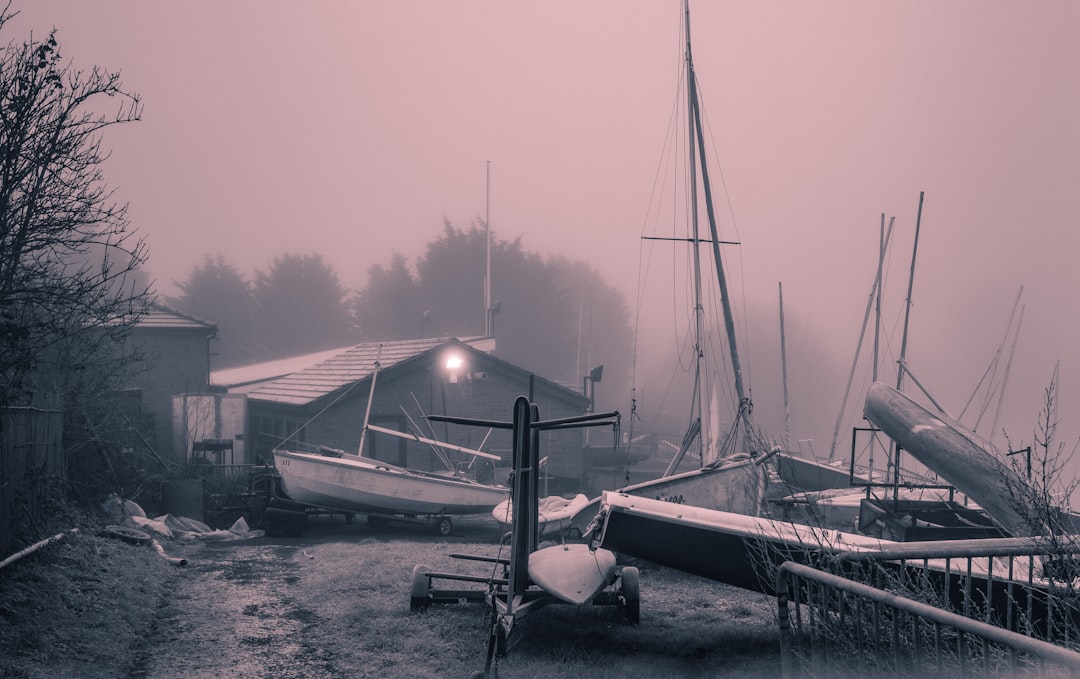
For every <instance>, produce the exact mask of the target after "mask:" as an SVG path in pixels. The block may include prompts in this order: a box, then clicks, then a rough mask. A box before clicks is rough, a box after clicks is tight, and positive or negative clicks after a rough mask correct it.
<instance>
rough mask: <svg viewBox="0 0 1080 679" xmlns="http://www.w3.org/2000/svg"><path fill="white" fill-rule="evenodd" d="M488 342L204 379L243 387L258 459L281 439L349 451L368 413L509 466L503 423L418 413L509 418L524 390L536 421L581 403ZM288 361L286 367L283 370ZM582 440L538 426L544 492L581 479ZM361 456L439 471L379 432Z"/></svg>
mask: <svg viewBox="0 0 1080 679" xmlns="http://www.w3.org/2000/svg"><path fill="white" fill-rule="evenodd" d="M494 348H495V340H494V339H493V338H490V337H487V338H466V339H458V338H452V337H444V338H432V339H415V340H401V341H394V342H369V343H364V344H357V345H354V346H351V347H345V348H342V349H339V350H333V351H328V352H320V354H311V355H308V356H307V357H296V358H295V359H289V361H291V365H287V364H286V362H283V361H274V362H272V363H268V364H258V365H253V366H246V367H244V368H234V369H230V370H224V371H220V372H215V373H214V375H213V378H212V379H213V382H214V383H215V385H218V386H220V387H225V388H227V389H228V390H229V393H242V394H246V395H247V398H248V417H249V428H250V431H251V435H252V441H251V442H250V450H252V451H253V453H254V454H255V455H256V456H258V457H261V458H262V459H264V460H269V458H270V453H271V451H272V449H273V448H274V447H275V446H277V445H279V444H281V443H282V442H284V441H286V440H287V439H294V440H297V441H300V442H305V443H314V444H319V445H324V446H328V447H331V448H337V449H339V450H344V451H347V452H351V453H356V452H358V451H359V450H360V445H361V430H362V429H363V424H364V419H365V414H367V417H368V420H369V421H370V423H371V424H373V425H377V426H380V427H383V428H387V429H395V430H398V431H404V432H410V433H413V434H418V435H420V436H424V437H426V438H434V439H438V440H439V441H443V442H445V443H450V444H453V445H457V446H463V447H466V448H473V449H481V450H483V451H485V452H489V453H494V454H496V455H499V456H500V457H501V458H502V461H503V462H502V463H501V465H500V466H505V467H506V468H509V466H510V463H511V433H510V432H509V431H508V430H491V431H488V430H485V429H481V428H478V427H473V426H466V425H457V424H448V423H429V422H428V421H427V420H425V416H426V415H452V416H456V417H465V418H473V419H482V420H499V421H509V420H510V419H511V417H512V409H513V402H514V399H515V398H517V397H518V396H522V395H524V396H528V397H529V398H530V400H532V401H533V402H534V403H536V404H537V406H538V407H539V409H540V416H541V418H542V419H554V418H561V417H570V416H576V415H581V414H582V413H584V412H586V410H587V408H588V405H589V401H588V399H587V398H586V397H585V396H584V395H582V394H580V393H578V392H577V391H574V390H572V389H569V388H567V387H564V386H562V385H560V384H557V383H555V382H553V381H551V380H548V379H545V378H543V377H540V376H538V375H535V374H533V373H531V372H529V371H528V370H525V369H524V368H521V367H519V366H516V365H513V364H511V363H508V362H506V361H504V360H502V359H499V358H496V357H495V356H492V355H491V353H490V352H491V351H493V350H494ZM287 367H288V368H292V370H291V371H284V370H283V369H284V368H287ZM373 383H374V389H372V384H373ZM369 395H371V396H372V398H371V406H370V413H368V398H369ZM582 446H583V433H582V430H581V429H566V430H560V431H551V432H544V433H542V434H541V455H542V456H546V457H548V465H547V473H548V475H550V476H551V477H552V480H551V483H552V487H551V491H552V492H556V491H557V490H563V489H565V490H576V489H577V488H578V487H580V484H581V482H582V480H583V478H584V467H583V464H582ZM363 454H364V455H365V456H367V457H372V458H375V459H378V460H382V461H384V462H389V463H391V464H395V465H400V466H406V467H410V468H413V469H420V470H431V471H434V470H441V469H443V463H442V462H441V461H440V459H439V456H438V455H437V454H436V453H435V452H434V451H433V450H432V448H431V447H429V446H427V445H424V444H420V443H417V442H414V441H408V440H404V439H400V438H397V437H391V436H387V435H385V434H377V433H373V434H369V435H368V436H366V437H365V438H364V451H363ZM454 458H455V459H456V460H460V461H463V462H464V461H467V460H468V459H469V458H468V456H454ZM498 480H500V481H505V478H500V479H498Z"/></svg>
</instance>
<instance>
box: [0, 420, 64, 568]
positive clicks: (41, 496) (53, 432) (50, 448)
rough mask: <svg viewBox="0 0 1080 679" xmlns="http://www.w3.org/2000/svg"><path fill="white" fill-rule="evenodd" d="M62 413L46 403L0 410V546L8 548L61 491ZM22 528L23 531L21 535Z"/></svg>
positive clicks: (31, 532) (32, 534)
mask: <svg viewBox="0 0 1080 679" xmlns="http://www.w3.org/2000/svg"><path fill="white" fill-rule="evenodd" d="M63 424H64V423H63V413H62V412H61V411H60V410H58V409H56V408H51V407H49V406H48V404H45V403H42V404H35V405H30V406H11V407H7V408H3V409H0V551H2V552H4V553H6V552H8V551H11V549H12V548H13V547H14V546H15V544H16V542H17V541H18V540H19V539H20V538H21V537H25V538H27V539H29V538H36V537H40V536H38V535H36V531H35V524H36V523H37V522H38V521H39V520H40V519H41V518H42V516H43V514H44V512H45V511H46V508H47V503H48V501H49V499H51V498H56V497H59V496H60V494H61V493H62V491H63V482H64V456H63V450H62V446H61V443H62V434H63ZM23 533H26V535H25V536H23V535H22V534H23Z"/></svg>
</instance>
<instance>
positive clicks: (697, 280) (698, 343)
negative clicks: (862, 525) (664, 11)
mask: <svg viewBox="0 0 1080 679" xmlns="http://www.w3.org/2000/svg"><path fill="white" fill-rule="evenodd" d="M683 11H684V13H685V17H686V115H687V118H688V121H687V123H688V124H687V135H688V141H689V149H688V152H687V155H688V158H689V160H690V187H689V188H690V225H691V239H692V240H693V245H694V248H693V256H694V354H695V356H696V363H695V370H694V387H695V390H696V396H695V398H696V400H697V403H696V407H695V409H694V412H695V413H696V415H697V421H698V424H699V425H700V427H701V431H700V434H699V436H698V443H699V445H700V450H701V459H702V462H706V461H711V460H712V459H713V457H714V456H715V453H714V451H712V450H710V446H711V445H712V437H711V433H710V431H709V424H710V423H709V418H708V417H707V411H706V410H705V404H706V403H708V402H709V385H708V381H707V380H706V379H705V377H706V372H705V370H704V367H705V348H704V345H703V342H704V337H705V307H704V305H703V304H702V301H701V252H700V244H701V236H700V233H699V231H698V206H697V161H696V159H695V154H696V148H697V144H696V143H695V141H696V139H695V131H696V130H695V127H694V111H695V106H694V98H695V96H696V91H695V88H694V60H693V57H692V56H691V52H690V0H684V2H683Z"/></svg>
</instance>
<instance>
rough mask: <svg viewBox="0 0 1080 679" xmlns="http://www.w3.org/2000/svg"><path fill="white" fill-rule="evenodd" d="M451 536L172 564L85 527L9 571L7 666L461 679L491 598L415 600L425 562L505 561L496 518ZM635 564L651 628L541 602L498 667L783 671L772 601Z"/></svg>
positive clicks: (321, 532) (319, 528)
mask: <svg viewBox="0 0 1080 679" xmlns="http://www.w3.org/2000/svg"><path fill="white" fill-rule="evenodd" d="M455 533H456V535H455V536H451V537H450V538H438V537H434V536H430V535H428V534H426V533H423V532H421V531H417V530H416V529H415V528H401V529H382V530H378V531H375V530H373V529H371V528H369V527H367V526H366V525H364V524H363V522H362V521H360V522H357V524H354V525H346V524H345V523H344V522H340V521H338V522H335V521H333V520H332V519H326V520H319V521H315V522H313V525H312V526H310V527H309V530H308V531H307V532H306V534H305V536H304V537H302V538H277V539H268V538H261V539H256V540H248V541H242V542H236V543H220V544H208V545H203V544H195V545H189V546H183V545H180V544H176V543H166V544H165V548H166V550H167V551H169V552H170V553H172V554H175V555H182V556H186V557H188V558H189V561H190V563H189V565H188V567H186V568H183V569H178V568H174V567H171V566H168V565H166V564H165V562H164V561H163V560H162V559H161V558H160V557H158V556H157V555H156V554H155V553H154V551H153V550H151V549H149V548H144V547H139V546H133V545H129V544H126V543H123V542H120V541H119V540H115V539H112V538H109V537H103V536H100V535H97V534H96V533H95V531H94V530H93V528H92V527H87V528H85V529H84V530H82V531H80V533H79V534H78V535H76V536H75V537H73V538H71V539H70V540H67V539H66V540H64V541H63V542H61V543H58V544H55V545H50V546H49V547H46V548H45V549H43V550H41V551H39V552H37V553H35V554H33V555H30V556H28V557H26V558H24V559H23V560H21V561H19V562H17V563H15V564H13V565H11V566H9V567H7V568H5V569H4V570H3V571H0V676H5V677H7V676H11V677H24V678H36V677H55V676H78V677H87V678H88V679H97V678H98V677H116V676H131V677H134V676H138V677H155V676H161V677H167V676H175V675H176V674H175V673H180V672H183V673H184V674H185V675H186V676H270V675H271V674H272V675H273V676H283V677H288V676H293V677H305V678H306V677H311V678H314V677H323V676H327V677H334V676H361V677H368V676H370V677H389V678H391V679H405V678H409V679H416V678H423V677H432V678H436V677H437V678H440V679H442V678H444V677H468V676H470V675H471V674H472V673H474V672H476V671H478V670H482V669H483V668H484V664H485V660H486V657H487V656H486V650H487V642H488V631H489V622H488V611H487V609H486V606H484V605H482V604H475V603H473V604H448V605H434V606H432V607H431V608H429V609H428V610H427V611H425V612H421V613H413V612H411V611H410V610H409V594H410V586H411V579H412V569H413V566H414V565H416V564H427V565H429V566H431V567H432V568H433V569H435V570H440V571H450V572H464V573H472V574H481V575H482V574H488V573H490V572H491V566H490V564H482V563H478V562H471V561H462V560H458V559H452V558H450V557H449V553H450V552H465V553H474V554H487V555H495V554H497V553H498V552H499V549H500V548H499V545H498V544H497V542H498V536H499V530H498V529H497V527H495V526H494V525H492V526H490V527H488V526H484V525H480V526H478V527H477V526H473V527H470V526H469V525H468V523H467V522H464V521H463V522H460V523H459V529H458V530H455ZM504 554H505V552H504ZM635 565H637V566H638V567H639V568H640V569H641V624H640V625H636V626H634V625H629V624H628V623H626V622H625V621H623V619H622V617H621V616H620V614H619V613H618V611H617V610H616V609H615V608H614V607H607V606H592V605H586V606H582V607H580V608H579V607H575V606H570V605H563V604H559V605H551V606H547V607H545V608H543V609H540V610H538V611H535V612H533V613H531V614H530V615H528V616H526V617H524V618H522V619H521V621H520V622H519V628H520V629H521V630H522V631H523V633H522V634H521V635H520V636H519V637H517V640H516V642H515V644H514V645H513V646H512V647H511V648H510V650H509V653H508V654H507V655H506V657H503V658H498V659H496V670H497V675H498V676H499V677H503V678H504V679H513V678H514V677H522V678H524V677H537V676H544V677H552V678H556V679H558V678H560V677H565V678H567V679H570V678H572V679H582V678H583V677H585V676H587V677H589V679H608V678H610V679H615V678H618V679H624V678H625V677H626V676H646V677H652V676H664V677H749V678H754V677H773V676H778V675H779V670H780V666H779V644H778V635H777V631H776V625H775V622H774V614H773V610H772V606H773V603H772V600H770V599H768V598H766V597H763V596H762V595H760V594H755V593H751V592H746V591H743V590H738V589H733V588H730V587H727V586H724V585H720V584H717V583H714V582H711V581H708V580H703V579H700V578H697V577H694V576H690V575H686V574H683V573H680V572H678V571H673V570H670V569H666V568H661V567H659V566H654V565H652V564H648V563H637V564H635ZM443 584H445V583H443ZM459 584H461V586H462V588H472V587H473V586H475V587H476V588H482V585H480V584H475V585H474V584H473V583H459ZM436 586H443V585H440V584H438V582H437V585H436ZM454 586H455V587H457V585H454ZM245 597H247V598H245ZM222 635H227V636H231V637H232V638H233V639H234V640H235V643H223V641H222V639H223V636H222ZM195 658H197V659H198V662H199V663H200V664H199V665H198V666H197V667H195V668H194V670H190V671H188V670H185V665H184V664H183V663H184V662H188V661H191V659H195ZM282 668H284V669H282ZM268 672H269V674H268Z"/></svg>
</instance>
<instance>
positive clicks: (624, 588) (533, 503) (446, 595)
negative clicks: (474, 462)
mask: <svg viewBox="0 0 1080 679" xmlns="http://www.w3.org/2000/svg"><path fill="white" fill-rule="evenodd" d="M428 418H429V419H431V420H436V421H442V422H452V423H456V424H467V425H476V426H483V427H491V428H499V429H512V430H513V482H512V484H511V486H512V491H511V492H512V494H513V498H514V502H513V515H512V517H511V518H512V522H511V531H510V556H509V558H506V557H502V556H497V557H492V556H483V555H470V554H450V555H449V556H450V557H451V558H454V559H464V560H469V561H476V562H482V563H490V564H492V566H493V568H492V575H490V576H478V575H467V574H461V573H446V572H438V571H432V570H430V569H429V567H428V566H426V565H417V566H416V567H414V568H413V573H412V591H411V594H410V600H409V608H410V610H412V611H423V610H425V609H427V608H428V607H429V606H431V605H432V604H449V603H486V604H487V605H488V606H489V607H490V609H491V633H490V636H489V639H488V652H487V664H486V666H485V670H484V672H483V673H478V674H479V676H487V674H488V672H489V671H490V669H491V664H492V659H493V657H494V656H505V655H506V652H507V650H508V648H509V646H511V645H512V643H511V637H512V636H513V637H516V636H517V635H516V634H515V633H516V632H517V631H518V630H519V627H517V626H516V623H517V622H519V621H521V620H522V619H523V618H524V617H525V616H527V615H528V614H530V613H532V612H533V611H536V610H539V609H540V608H543V607H544V606H547V605H548V604H552V603H563V600H562V599H560V598H559V597H557V596H555V595H553V594H552V593H550V592H548V591H546V590H544V589H543V588H541V587H540V586H538V585H537V584H536V583H535V582H534V581H533V580H532V578H530V577H529V556H530V554H532V553H533V552H536V551H537V549H538V547H539V527H538V513H539V509H538V502H539V479H540V476H539V468H540V465H539V460H540V455H539V443H540V432H541V431H544V430H553V429H566V428H574V427H588V426H604V425H612V426H618V421H619V413H618V412H610V413H596V414H588V415H582V416H577V417H569V418H562V419H556V420H546V421H540V419H539V409H538V408H537V406H536V405H535V404H533V403H531V402H530V401H529V400H528V399H527V398H525V397H524V396H522V397H519V398H518V399H517V400H516V401H515V403H514V419H513V422H493V421H480V420H473V419H464V418H455V417H447V416H436V415H431V416H428ZM499 571H501V575H499V576H496V575H495V573H496V572H499ZM434 580H447V581H451V582H457V583H476V584H481V585H484V586H485V587H483V588H475V589H468V588H465V587H461V588H457V589H443V588H436V587H434V586H433V581H434ZM640 601H641V598H640V589H639V573H638V569H637V568H635V567H633V566H624V567H623V568H621V569H616V571H615V574H614V575H613V576H612V578H611V579H610V581H608V582H606V583H605V586H604V587H603V589H602V591H599V592H598V593H597V594H596V595H595V596H593V597H592V599H591V603H592V604H594V605H613V606H616V607H617V608H618V609H619V610H620V611H621V612H622V614H623V617H624V618H626V619H627V621H629V622H630V623H631V624H637V623H638V622H639V620H640Z"/></svg>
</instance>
